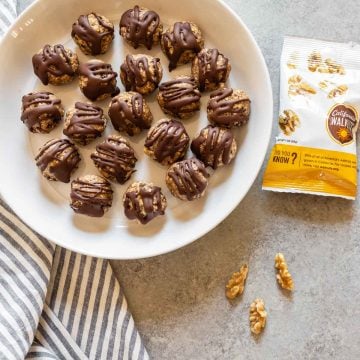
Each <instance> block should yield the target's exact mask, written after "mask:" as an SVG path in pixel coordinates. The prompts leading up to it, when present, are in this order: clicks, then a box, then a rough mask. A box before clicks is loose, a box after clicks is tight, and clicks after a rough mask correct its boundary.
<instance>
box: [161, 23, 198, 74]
mask: <svg viewBox="0 0 360 360" xmlns="http://www.w3.org/2000/svg"><path fill="white" fill-rule="evenodd" d="M203 47H204V39H203V37H202V34H201V31H200V29H199V28H198V27H197V25H195V24H194V23H192V22H188V21H181V22H176V23H175V24H174V25H173V26H172V27H171V28H169V29H167V30H166V31H165V32H164V33H163V34H162V36H161V49H162V51H163V52H164V54H165V55H166V56H167V58H168V59H169V61H170V63H169V71H172V70H174V69H175V68H176V67H177V65H181V64H187V63H188V62H190V61H191V60H192V59H193V58H194V57H195V55H196V54H197V53H198V52H199V51H200V50H201V49H202V48H203Z"/></svg>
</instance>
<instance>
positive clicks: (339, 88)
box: [328, 85, 348, 99]
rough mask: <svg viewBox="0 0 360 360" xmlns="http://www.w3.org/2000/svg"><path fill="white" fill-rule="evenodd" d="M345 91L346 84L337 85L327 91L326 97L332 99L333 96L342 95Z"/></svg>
mask: <svg viewBox="0 0 360 360" xmlns="http://www.w3.org/2000/svg"><path fill="white" fill-rule="evenodd" d="M347 91H348V87H347V86H346V85H339V86H337V87H336V88H334V89H332V90H331V91H330V92H329V94H328V98H329V99H333V98H334V97H337V96H340V95H344V94H345V93H346V92H347Z"/></svg>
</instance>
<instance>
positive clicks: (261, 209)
mask: <svg viewBox="0 0 360 360" xmlns="http://www.w3.org/2000/svg"><path fill="white" fill-rule="evenodd" d="M214 1H215V0H214ZM29 2H30V1H29V0H20V1H19V6H20V9H21V8H22V7H24V6H25V5H26V4H28V3H29ZM226 2H227V3H228V4H229V5H230V6H231V7H232V8H233V9H234V10H235V11H236V13H238V14H239V15H240V16H241V18H242V20H243V21H244V22H245V23H246V24H247V26H248V27H249V28H250V30H251V31H252V33H253V34H254V36H255V38H256V40H257V41H258V44H259V45H260V48H261V49H262V51H263V54H264V56H265V60H266V62H267V65H268V67H269V71H270V75H271V79H272V83H273V91H274V114H276V113H277V110H278V99H279V96H278V88H279V60H280V51H281V46H282V41H283V36H284V35H298V36H306V37H314V38H320V39H328V40H336V41H350V40H352V41H359V42H360V26H359V15H360V7H359V2H358V1H357V0H351V1H344V0H339V1H328V0H316V1H313V0H306V1H290V0H278V1H275V0H226ZM140 3H141V2H140ZM234 38H235V37H234ZM229 40H230V39H229ZM232 41H234V40H232ZM276 131H277V129H276V124H274V129H273V137H274V136H275V133H276ZM273 141H274V139H273V138H272V142H271V144H273ZM263 170H264V169H262V171H261V172H260V174H259V177H258V179H257V180H256V182H255V183H254V185H253V186H252V188H251V190H250V191H249V193H248V194H247V196H246V197H245V199H244V200H243V201H242V202H241V204H240V205H239V206H238V207H237V208H236V210H235V211H234V212H233V213H232V214H231V215H230V216H229V217H228V218H227V219H226V220H225V221H224V222H223V223H222V224H220V225H219V226H218V227H217V228H215V229H214V230H213V231H211V232H210V233H209V234H207V235H206V236H204V237H203V238H201V239H200V240H198V241H196V242H194V243H193V244H191V245H189V246H187V247H185V248H183V249H181V250H178V251H176V252H174V253H171V254H167V255H163V256H159V257H155V258H151V259H146V260H139V261H113V262H112V265H113V267H114V270H115V272H116V274H117V276H118V278H119V279H120V282H121V283H122V288H123V291H124V292H125V294H126V296H127V299H128V302H129V306H130V309H131V311H132V313H133V315H134V318H135V322H136V324H137V326H138V329H139V331H140V333H141V334H142V336H143V338H144V340H145V344H146V346H147V349H148V351H149V354H150V356H151V358H153V359H166V360H167V359H171V360H175V359H184V360H189V359H191V360H195V359H201V360H202V359H229V360H230V359H231V360H233V359H286V360H289V359H359V358H360V326H359V320H360V227H359V225H358V219H359V215H360V206H359V200H357V201H355V202H351V201H346V200H340V199H334V198H324V197H315V196H308V195H291V194H290V195H289V194H276V193H270V192H264V191H262V190H261V179H262V175H263ZM278 251H281V252H283V253H284V254H285V256H286V257H287V260H288V263H289V267H290V270H291V272H292V274H293V277H294V281H295V286H296V290H295V292H294V294H293V295H292V296H288V295H286V294H285V293H284V292H282V291H281V290H280V289H279V287H278V286H277V284H276V281H275V274H274V270H273V259H274V255H275V253H276V252H278ZM244 262H247V263H248V264H249V269H250V271H249V276H248V280H247V284H246V287H245V291H244V294H243V295H242V298H241V299H240V301H238V302H236V303H235V305H231V304H229V302H228V301H227V300H226V298H225V296H224V284H225V283H226V280H227V278H228V276H229V275H230V274H231V273H232V272H233V271H235V270H236V268H237V267H238V266H240V265H241V264H242V263H244ZM256 297H261V298H263V299H264V300H265V303H266V308H267V311H268V323H267V326H266V329H265V331H264V333H263V334H262V335H261V336H260V337H258V338H255V337H254V336H252V335H251V334H250V331H249V325H248V311H249V304H250V303H251V302H252V300H254V299H255V298H256Z"/></svg>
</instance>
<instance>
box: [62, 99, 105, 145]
mask: <svg viewBox="0 0 360 360" xmlns="http://www.w3.org/2000/svg"><path fill="white" fill-rule="evenodd" d="M105 127H106V118H105V116H104V114H103V110H102V109H101V108H100V107H98V106H95V105H92V104H89V103H82V102H79V101H78V102H76V103H75V107H74V108H72V109H70V110H68V111H67V112H66V116H65V123H64V130H63V133H64V135H66V136H68V137H69V138H70V139H71V140H73V141H74V142H76V143H78V144H80V145H87V144H89V143H90V142H91V141H93V140H94V139H96V138H97V137H99V136H101V134H102V133H103V131H104V130H105Z"/></svg>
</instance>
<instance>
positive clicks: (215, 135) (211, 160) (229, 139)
mask: <svg viewBox="0 0 360 360" xmlns="http://www.w3.org/2000/svg"><path fill="white" fill-rule="evenodd" d="M233 141H234V136H233V134H232V132H231V131H230V130H228V129H221V128H219V127H216V126H211V125H209V126H207V127H206V128H204V129H202V130H201V132H200V134H199V136H198V137H197V138H196V139H194V140H193V141H192V143H191V151H192V152H193V153H194V154H195V155H196V157H197V158H199V159H200V160H201V161H203V162H204V164H205V165H207V166H211V167H212V168H214V169H216V168H217V167H218V166H219V165H221V164H224V165H227V164H229V163H230V161H231V160H232V156H231V152H232V147H233Z"/></svg>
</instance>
